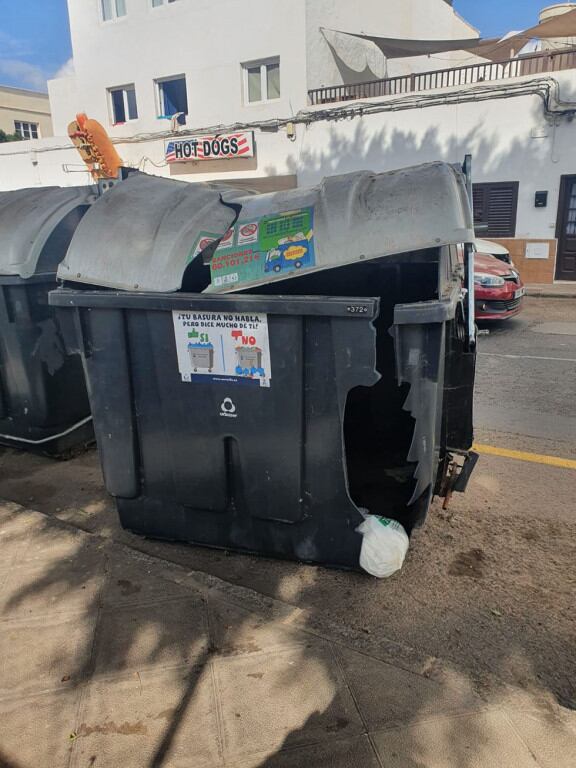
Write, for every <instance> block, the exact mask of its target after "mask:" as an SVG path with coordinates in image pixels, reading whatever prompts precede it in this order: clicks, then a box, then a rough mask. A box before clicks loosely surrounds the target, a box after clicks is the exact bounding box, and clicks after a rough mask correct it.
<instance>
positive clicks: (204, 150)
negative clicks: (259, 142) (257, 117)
mask: <svg viewBox="0 0 576 768" xmlns="http://www.w3.org/2000/svg"><path fill="white" fill-rule="evenodd" d="M165 157H166V161H167V162H168V163H189V162H192V161H196V160H231V159H233V158H235V157H254V134H253V133H252V132H251V131H249V132H242V133H226V134H221V135H220V136H190V137H189V138H186V139H170V140H169V141H167V142H166V145H165Z"/></svg>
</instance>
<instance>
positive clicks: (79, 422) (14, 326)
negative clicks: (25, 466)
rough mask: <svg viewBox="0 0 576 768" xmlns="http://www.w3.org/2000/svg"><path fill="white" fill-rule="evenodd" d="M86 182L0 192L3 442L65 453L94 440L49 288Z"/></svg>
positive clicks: (78, 369) (84, 202)
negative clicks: (66, 187)
mask: <svg viewBox="0 0 576 768" xmlns="http://www.w3.org/2000/svg"><path fill="white" fill-rule="evenodd" d="M92 198H93V190H92V189H91V188H90V187H82V188H70V189H60V188H58V187H46V188H34V189H20V190H17V191H14V192H2V193H0V442H2V443H5V444H7V445H12V446H18V447H20V448H26V449H28V450H36V451H41V452H43V453H48V454H50V455H54V456H64V455H67V454H69V453H70V451H71V450H72V449H73V448H75V447H77V446H80V445H83V444H84V443H86V442H88V441H89V440H90V439H93V431H92V424H91V419H90V406H89V403H88V395H87V392H86V384H85V381H84V374H83V371H82V361H81V359H80V357H79V356H78V355H73V356H70V355H68V354H66V352H65V350H64V343H63V339H62V335H61V333H60V328H59V327H58V324H57V322H56V320H55V316H54V315H55V312H54V310H53V309H52V308H51V307H50V306H49V305H48V293H49V291H50V290H51V289H53V288H55V287H56V269H57V267H58V264H59V263H60V261H61V260H62V259H63V258H64V255H65V253H66V249H67V248H68V245H69V243H70V240H71V238H72V235H73V233H74V230H75V229H76V227H77V226H78V223H79V222H80V220H81V218H82V216H83V215H84V213H85V211H86V210H87V209H88V207H89V205H90V201H91V199H92Z"/></svg>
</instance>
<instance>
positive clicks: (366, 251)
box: [51, 164, 475, 568]
mask: <svg viewBox="0 0 576 768" xmlns="http://www.w3.org/2000/svg"><path fill="white" fill-rule="evenodd" d="M473 239H474V231H473V223H472V216H471V212H470V206H469V203H468V199H467V197H466V190H465V186H464V179H463V177H462V175H461V173H459V172H458V171H457V170H456V169H455V168H453V167H452V166H448V165H445V164H431V165H427V166H421V167H417V168H413V169H406V170H404V171H401V172H397V173H388V174H373V173H368V172H365V173H355V174H350V175H347V176H341V177H334V178H329V179H325V180H324V182H322V184H320V185H318V186H317V187H313V188H310V189H298V190H292V191H290V192H282V193H273V194H264V195H255V196H247V195H246V194H245V193H242V192H239V191H236V190H232V189H229V190H226V189H223V188H222V187H210V185H196V184H194V185H185V184H182V183H177V182H174V181H170V180H166V179H158V178H151V177H146V176H138V177H134V178H131V179H128V180H127V181H126V182H124V183H123V184H121V185H118V186H117V187H116V188H115V189H113V190H112V191H111V192H109V193H108V194H107V195H105V196H104V197H103V198H102V199H101V200H99V201H98V202H97V203H96V204H95V205H94V206H93V207H92V208H91V210H90V211H89V213H88V214H87V215H86V217H85V218H84V220H83V221H82V223H81V225H80V226H79V228H78V230H77V232H76V234H75V237H74V239H73V241H72V243H71V247H70V249H69V252H68V255H67V257H66V260H65V262H64V263H63V264H62V265H61V267H60V269H59V276H60V277H61V278H63V279H64V280H65V281H66V284H65V286H64V287H63V288H61V289H59V290H57V291H55V292H53V293H52V294H51V303H52V304H53V305H55V306H57V307H60V308H62V310H61V311H62V313H63V314H69V315H70V316H71V317H72V318H73V322H74V325H75V327H76V329H77V331H78V336H77V345H78V350H79V351H80V352H81V354H82V356H83V360H84V365H85V370H86V375H87V379H88V383H89V391H90V398H91V405H92V413H93V415H94V425H95V431H96V436H97V442H98V447H99V451H100V457H101V461H102V466H103V471H104V477H105V482H106V486H107V488H108V490H109V492H110V493H111V494H112V495H113V496H114V497H115V499H116V504H117V508H118V511H119V514H120V519H121V521H122V524H123V525H124V526H125V527H126V528H129V529H130V530H132V531H134V532H137V533H140V534H143V535H146V536H151V537H158V538H164V539H172V540H179V541H186V542H191V543H195V544H201V545H206V546H212V547H221V548H224V549H233V550H239V551H246V552H255V553H260V554H265V555H270V556H276V557H285V558H293V559H297V560H301V561H307V562H315V563H322V564H327V565H332V566H340V567H346V568H357V567H358V559H359V552H360V546H361V535H360V534H359V533H357V530H356V529H357V527H358V525H359V524H360V523H361V521H362V514H363V513H364V514H366V513H370V514H379V515H386V516H388V517H392V518H395V519H397V520H399V521H400V522H402V524H403V525H404V526H405V527H406V529H407V530H408V531H409V532H410V531H411V530H412V529H413V528H414V526H416V525H419V524H421V523H422V522H423V520H424V518H425V516H426V512H427V510H428V507H429V504H430V501H431V499H432V497H433V495H434V494H435V493H440V494H443V495H446V494H448V493H450V492H451V491H452V490H453V489H454V488H455V487H456V489H457V490H463V488H464V486H465V480H466V476H467V474H468V472H469V469H470V466H471V459H470V457H471V454H470V448H471V445H472V388H473V380H474V360H475V354H474V350H473V347H472V346H471V344H470V339H469V338H468V337H467V335H466V334H467V320H468V318H467V317H466V303H465V291H464V290H463V282H462V272H461V267H460V264H459V261H458V253H457V249H458V246H459V245H460V244H462V243H471V242H472V241H473ZM82 282H83V283H84V286H82V285H81V284H80V283H82ZM73 283H74V285H73ZM95 286H100V288H95ZM457 457H458V458H457ZM462 466H464V469H463V470H462V471H460V470H461V468H462ZM459 468H460V469H459ZM459 473H460V474H459ZM361 510H362V511H361Z"/></svg>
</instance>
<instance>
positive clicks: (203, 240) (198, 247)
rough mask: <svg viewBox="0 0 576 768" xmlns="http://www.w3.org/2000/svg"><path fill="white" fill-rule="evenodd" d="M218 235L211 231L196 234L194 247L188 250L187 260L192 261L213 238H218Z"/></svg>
mask: <svg viewBox="0 0 576 768" xmlns="http://www.w3.org/2000/svg"><path fill="white" fill-rule="evenodd" d="M218 237H219V235H215V234H214V233H213V232H201V233H200V235H199V236H198V238H197V240H196V243H195V245H194V248H193V249H192V251H191V252H190V259H189V261H193V260H194V259H195V258H196V256H198V255H199V254H200V253H202V251H204V250H205V249H206V248H208V246H209V245H211V244H212V243H213V242H214V241H215V240H218Z"/></svg>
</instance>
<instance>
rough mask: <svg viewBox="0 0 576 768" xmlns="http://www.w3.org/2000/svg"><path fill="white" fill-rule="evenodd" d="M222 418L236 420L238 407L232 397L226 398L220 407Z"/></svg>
mask: <svg viewBox="0 0 576 768" xmlns="http://www.w3.org/2000/svg"><path fill="white" fill-rule="evenodd" d="M220 416H226V417H228V418H229V419H235V418H236V417H237V416H238V414H237V413H236V406H235V405H234V401H233V400H232V398H231V397H225V398H224V400H222V403H221V405H220Z"/></svg>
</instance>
